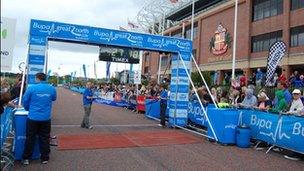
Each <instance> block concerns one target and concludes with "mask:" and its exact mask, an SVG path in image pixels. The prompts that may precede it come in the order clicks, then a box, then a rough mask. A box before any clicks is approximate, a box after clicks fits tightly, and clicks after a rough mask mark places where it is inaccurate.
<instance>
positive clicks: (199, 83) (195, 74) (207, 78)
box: [191, 71, 212, 87]
mask: <svg viewBox="0 0 304 171" xmlns="http://www.w3.org/2000/svg"><path fill="white" fill-rule="evenodd" d="M202 74H203V76H204V78H205V81H206V83H207V85H208V86H211V85H212V84H211V83H212V78H211V73H210V71H203V72H202ZM191 79H192V81H193V84H194V86H197V87H200V86H202V85H204V82H203V79H202V78H201V76H200V74H199V72H198V71H196V72H192V73H191Z"/></svg>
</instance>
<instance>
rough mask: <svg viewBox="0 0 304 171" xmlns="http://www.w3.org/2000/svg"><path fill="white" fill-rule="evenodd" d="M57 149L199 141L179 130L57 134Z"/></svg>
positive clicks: (143, 145) (145, 145) (139, 145)
mask: <svg viewBox="0 0 304 171" xmlns="http://www.w3.org/2000/svg"><path fill="white" fill-rule="evenodd" d="M57 137H58V149H59V150H85V149H105V148H130V147H149V146H160V145H174V144H193V143H199V142H200V139H199V138H198V137H195V136H192V135H189V134H185V133H182V132H180V131H171V130H168V131H157V132H156V131H146V132H145V133H143V132H138V131H137V132H124V133H119V134H117V133H112V134H109V133H107V134H105V133H104V134H96V133H95V134H76V135H69V134H68V135H66V134H64V135H58V136H57Z"/></svg>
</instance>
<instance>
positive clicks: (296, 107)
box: [287, 89, 304, 115]
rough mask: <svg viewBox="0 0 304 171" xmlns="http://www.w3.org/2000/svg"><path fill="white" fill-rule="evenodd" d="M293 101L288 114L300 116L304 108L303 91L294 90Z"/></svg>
mask: <svg viewBox="0 0 304 171" xmlns="http://www.w3.org/2000/svg"><path fill="white" fill-rule="evenodd" d="M292 96H293V100H292V102H291V106H290V108H289V111H288V112H287V113H288V114H293V115H300V113H301V111H302V110H303V108H304V106H303V103H302V100H301V98H300V97H301V91H300V90H299V89H294V90H293V92H292Z"/></svg>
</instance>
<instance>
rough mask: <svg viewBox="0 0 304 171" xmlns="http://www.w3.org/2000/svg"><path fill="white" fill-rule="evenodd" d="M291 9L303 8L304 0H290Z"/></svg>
mask: <svg viewBox="0 0 304 171" xmlns="http://www.w3.org/2000/svg"><path fill="white" fill-rule="evenodd" d="M290 7H291V10H296V9H300V8H304V0H291V6H290Z"/></svg>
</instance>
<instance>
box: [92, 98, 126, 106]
mask: <svg viewBox="0 0 304 171" xmlns="http://www.w3.org/2000/svg"><path fill="white" fill-rule="evenodd" d="M94 102H95V103H98V104H105V105H110V106H117V107H129V106H130V104H129V103H128V102H126V101H125V100H121V101H112V100H107V99H104V98H97V99H95V100H94Z"/></svg>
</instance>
